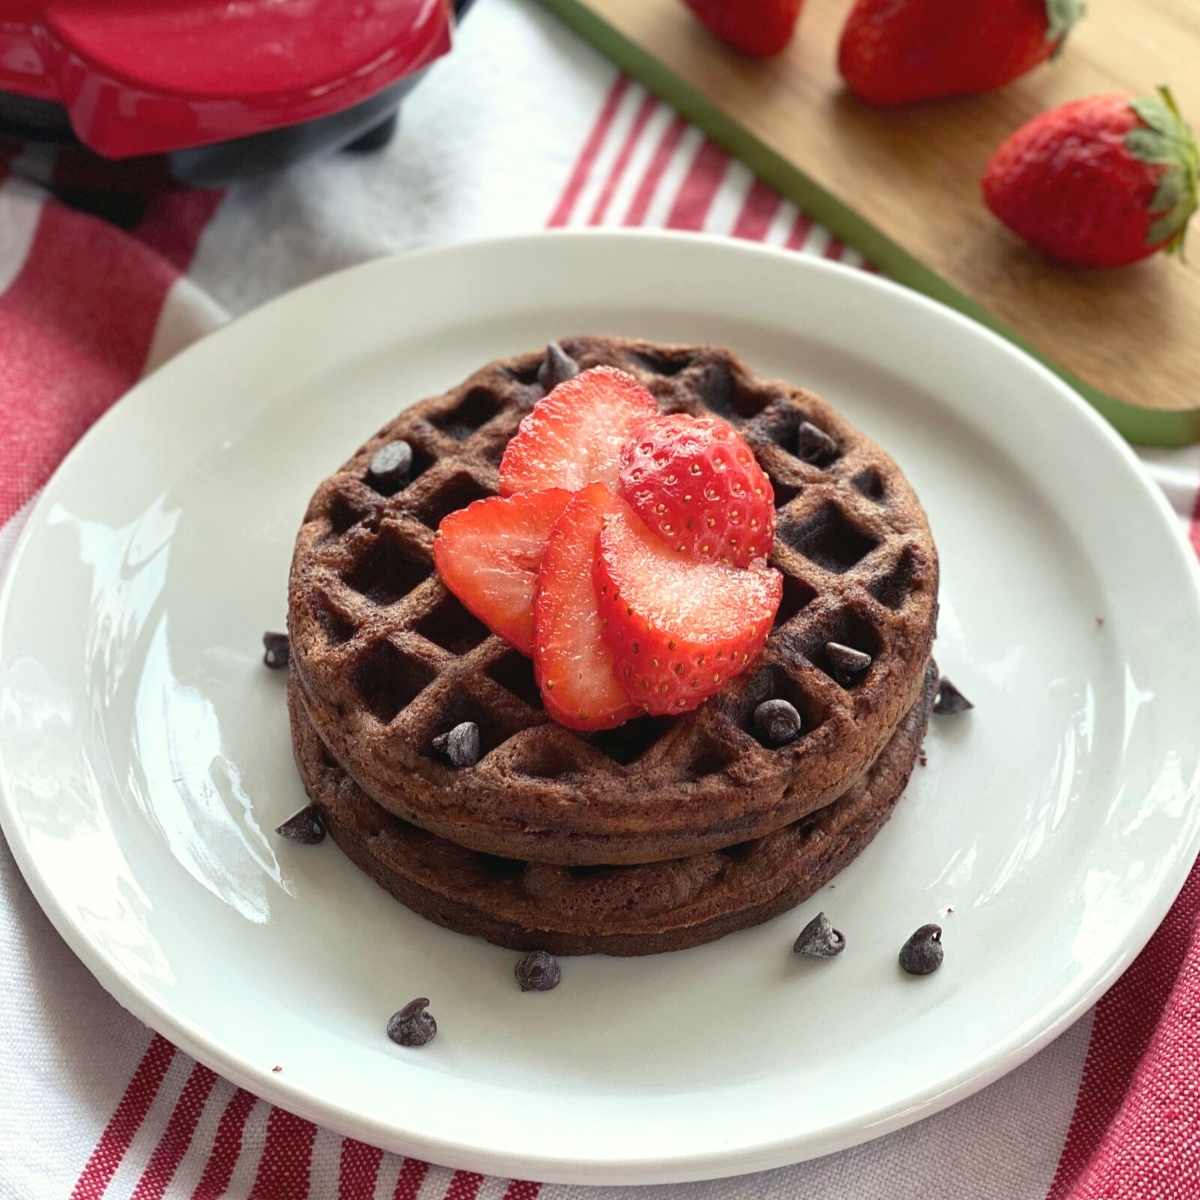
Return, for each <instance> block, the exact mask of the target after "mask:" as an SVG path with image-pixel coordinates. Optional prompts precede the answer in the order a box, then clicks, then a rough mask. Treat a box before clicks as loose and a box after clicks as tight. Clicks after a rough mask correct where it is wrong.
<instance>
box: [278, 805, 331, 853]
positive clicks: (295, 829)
mask: <svg viewBox="0 0 1200 1200" xmlns="http://www.w3.org/2000/svg"><path fill="white" fill-rule="evenodd" d="M275 832H276V833H277V834H279V836H280V837H285V838H287V839H288V841H290V842H299V843H300V844H301V845H302V846H315V845H317V844H318V843H319V842H323V841H324V840H325V822H324V821H322V820H321V812H320V810H319V809H318V808H317V806H316V805H315V804H310V805H309V806H308V807H307V808H302V809H301V810H300V811H299V812H297V813H292V815H291V816H290V817H288V819H287V820H286V821H284V823H283V824H282V825H277V826H276V827H275Z"/></svg>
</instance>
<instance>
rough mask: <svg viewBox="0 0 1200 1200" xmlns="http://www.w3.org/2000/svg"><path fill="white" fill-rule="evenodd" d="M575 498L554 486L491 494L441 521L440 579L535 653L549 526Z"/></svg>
mask: <svg viewBox="0 0 1200 1200" xmlns="http://www.w3.org/2000/svg"><path fill="white" fill-rule="evenodd" d="M570 499H571V494H570V492H566V491H562V490H560V489H551V490H548V491H543V492H529V493H526V494H525V495H521V496H507V497H506V496H492V497H490V498H489V499H487V500H476V501H475V503H474V504H469V505H467V507H466V508H460V509H459V510H458V511H457V512H452V513H450V515H449V516H447V517H445V518H444V519H443V520H442V522H441V524H440V525H439V526H438V531H437V537H436V538H435V539H434V543H433V560H434V563H435V565H436V566H437V572H438V574H439V575H440V576H441V579H442V582H443V583H444V584H445V585H446V586H447V587H448V588H449V589H450V590H451V591H452V592H453V593H454V594H455V595H456V596H457V597H458V598H459V600H461V601H462V603H463V605H464V606H465V607H466V608H468V609H470V611H471V612H473V613H474V614H475V616H477V617H478V618H479V619H480V620H481V621H482V622H483V623H484V624H485V625H486V626H487V627H488V628H489V629H490V630H492V632H493V633H498V634H499V635H500V636H501V637H502V638H504V639H505V640H507V641H509V642H511V643H512V644H513V645H514V646H515V647H516V648H517V649H518V650H520V651H521V652H522V653H524V654H532V653H533V594H534V589H535V587H536V584H537V576H538V568H539V567H540V566H541V562H542V555H543V553H544V552H545V549H546V542H547V540H548V539H549V537H550V531H551V529H552V528H553V527H554V523H555V521H557V520H558V518H559V515H560V514H561V513H562V511H563V509H564V508H566V506H567V503H568V501H569V500H570Z"/></svg>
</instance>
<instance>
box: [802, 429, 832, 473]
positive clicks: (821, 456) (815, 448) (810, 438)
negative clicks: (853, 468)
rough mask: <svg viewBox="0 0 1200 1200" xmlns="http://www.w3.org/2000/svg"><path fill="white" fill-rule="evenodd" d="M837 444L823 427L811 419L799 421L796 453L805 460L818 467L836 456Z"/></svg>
mask: <svg viewBox="0 0 1200 1200" xmlns="http://www.w3.org/2000/svg"><path fill="white" fill-rule="evenodd" d="M837 452H838V446H837V442H835V441H834V440H833V438H831V437H830V436H829V434H827V433H826V432H825V430H823V429H819V428H818V427H817V426H816V425H814V424H813V423H812V422H811V421H801V422H800V428H799V429H797V430H796V453H797V454H798V455H799V456H800V457H801V458H802V459H804V461H805V462H808V463H812V464H813V466H816V467H820V466H824V465H825V464H826V463H829V462H832V461H833V460H834V459H835V458H837Z"/></svg>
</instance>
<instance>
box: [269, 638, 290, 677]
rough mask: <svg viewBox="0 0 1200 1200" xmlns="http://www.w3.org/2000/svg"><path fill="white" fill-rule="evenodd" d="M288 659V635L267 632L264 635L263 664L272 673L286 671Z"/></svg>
mask: <svg viewBox="0 0 1200 1200" xmlns="http://www.w3.org/2000/svg"><path fill="white" fill-rule="evenodd" d="M288 658H289V654H288V635H287V634H286V633H272V632H271V631H270V630H267V632H266V633H264V634H263V662H264V663H266V665H267V666H268V667H270V668H271V670H272V671H286V670H287V665H288Z"/></svg>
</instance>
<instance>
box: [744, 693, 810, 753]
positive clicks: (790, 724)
mask: <svg viewBox="0 0 1200 1200" xmlns="http://www.w3.org/2000/svg"><path fill="white" fill-rule="evenodd" d="M803 727H804V722H803V721H802V720H801V719H800V714H799V713H798V712H797V711H796V707H795V705H793V704H789V703H788V702H787V701H786V700H764V701H763V702H762V703H761V704H760V705H759V706H758V707H757V708H756V709H755V710H754V728H755V729H756V730H757V731H758V736H759V737H760V738H761V739H762V741H763V742H764V743H765V744H766V745H768V746H786V745H787V744H788V742H794V741H795V740H796V739H797V738H798V737H799V736H800V731H801V729H802V728H803Z"/></svg>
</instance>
